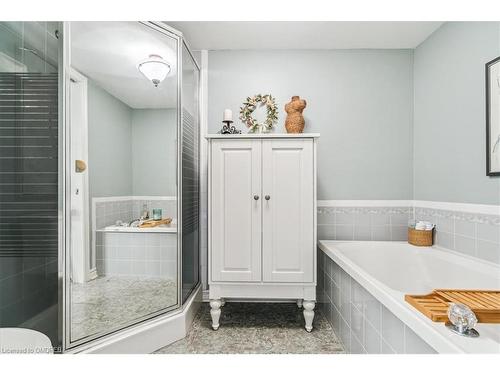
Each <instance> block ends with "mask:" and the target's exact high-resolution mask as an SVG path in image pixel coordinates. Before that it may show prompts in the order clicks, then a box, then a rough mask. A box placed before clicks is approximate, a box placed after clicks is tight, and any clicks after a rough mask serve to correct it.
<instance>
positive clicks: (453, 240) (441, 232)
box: [415, 206, 500, 264]
mask: <svg viewBox="0 0 500 375" xmlns="http://www.w3.org/2000/svg"><path fill="white" fill-rule="evenodd" d="M499 210H500V208H499ZM415 218H416V219H417V220H427V221H430V222H432V223H435V224H436V228H435V231H434V235H435V238H434V242H435V244H436V245H437V246H439V247H442V248H446V249H449V250H454V251H457V252H459V253H462V254H466V255H469V256H472V257H476V258H480V259H482V260H486V261H489V262H493V263H496V264H500V214H499V215H492V214H486V213H477V212H467V211H454V210H446V209H437V208H428V207H419V206H416V207H415Z"/></svg>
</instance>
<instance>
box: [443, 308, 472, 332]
mask: <svg viewBox="0 0 500 375" xmlns="http://www.w3.org/2000/svg"><path fill="white" fill-rule="evenodd" d="M448 319H450V321H449V322H447V323H446V324H445V325H446V327H448V328H449V329H450V330H451V331H452V332H453V333H456V334H457V335H460V336H466V337H479V332H478V331H476V330H475V329H474V327H475V326H476V323H477V318H476V314H474V312H473V311H472V310H471V309H470V308H469V306H467V305H464V304H462V303H452V304H450V307H449V308H448Z"/></svg>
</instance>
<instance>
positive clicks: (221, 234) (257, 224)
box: [210, 139, 262, 281]
mask: <svg viewBox="0 0 500 375" xmlns="http://www.w3.org/2000/svg"><path fill="white" fill-rule="evenodd" d="M211 149H212V159H211V166H212V168H211V172H212V174H211V181H212V187H213V188H212V189H211V190H210V192H211V210H210V218H211V228H212V231H211V240H212V244H213V248H214V249H217V250H216V251H214V252H213V253H212V258H211V269H212V280H214V281H260V280H261V277H262V272H261V263H262V252H261V240H260V236H261V223H262V213H261V202H260V200H255V199H254V197H260V195H261V160H262V153H261V142H260V141H259V140H252V139H248V140H246V139H235V140H232V141H230V142H228V141H225V140H219V139H214V140H213V141H212V147H211Z"/></svg>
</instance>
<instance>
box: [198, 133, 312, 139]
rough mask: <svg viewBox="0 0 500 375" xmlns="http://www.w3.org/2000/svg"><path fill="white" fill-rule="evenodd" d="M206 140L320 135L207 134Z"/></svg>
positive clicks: (310, 135) (310, 134)
mask: <svg viewBox="0 0 500 375" xmlns="http://www.w3.org/2000/svg"><path fill="white" fill-rule="evenodd" d="M205 138H206V139H248V138H319V133H293V134H289V133H255V134H254V133H247V134H207V135H206V136H205Z"/></svg>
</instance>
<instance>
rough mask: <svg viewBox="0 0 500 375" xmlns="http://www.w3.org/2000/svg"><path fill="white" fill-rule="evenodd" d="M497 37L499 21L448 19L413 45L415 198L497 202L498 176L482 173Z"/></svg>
mask: <svg viewBox="0 0 500 375" xmlns="http://www.w3.org/2000/svg"><path fill="white" fill-rule="evenodd" d="M499 37H500V23H499V22H451V23H446V24H444V25H443V26H442V27H441V28H440V29H439V30H438V31H436V32H435V33H434V34H432V35H431V36H430V37H429V38H428V39H427V40H426V41H425V42H424V43H422V44H421V45H420V46H419V47H418V48H417V49H416V50H415V56H414V68H415V73H414V79H415V94H414V95H415V108H414V112H415V113H414V115H415V120H414V148H415V156H414V160H415V162H414V169H415V175H414V184H415V186H414V197H415V199H417V200H431V201H449V202H466V203H483V204H500V179H499V178H498V177H497V178H494V177H487V176H486V172H485V171H486V164H485V163H486V161H485V159H486V152H485V147H486V146H485V145H486V140H485V137H486V135H485V128H486V126H485V87H484V86H485V77H484V64H485V63H486V62H488V61H490V60H492V59H493V58H495V57H498V55H499V54H500V40H499Z"/></svg>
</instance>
